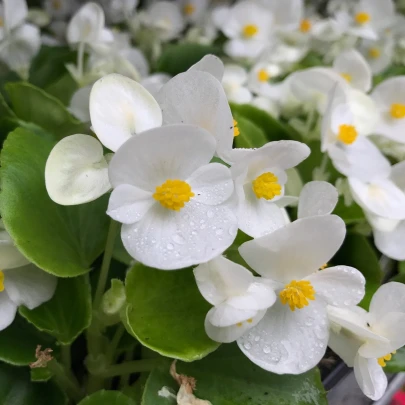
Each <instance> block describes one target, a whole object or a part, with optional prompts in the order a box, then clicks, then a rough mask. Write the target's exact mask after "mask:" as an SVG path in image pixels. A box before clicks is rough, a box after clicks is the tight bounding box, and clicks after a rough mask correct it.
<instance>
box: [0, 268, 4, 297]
mask: <svg viewBox="0 0 405 405" xmlns="http://www.w3.org/2000/svg"><path fill="white" fill-rule="evenodd" d="M2 291H4V273H3V272H2V271H1V270H0V292H2Z"/></svg>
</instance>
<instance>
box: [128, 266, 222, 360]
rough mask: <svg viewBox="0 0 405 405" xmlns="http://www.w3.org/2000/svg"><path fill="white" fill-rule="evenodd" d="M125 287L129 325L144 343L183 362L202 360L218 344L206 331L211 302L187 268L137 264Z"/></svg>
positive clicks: (164, 354) (129, 274) (131, 271)
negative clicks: (205, 297)
mask: <svg viewBox="0 0 405 405" xmlns="http://www.w3.org/2000/svg"><path fill="white" fill-rule="evenodd" d="M125 287H126V295H127V303H128V307H127V321H128V326H129V328H130V331H131V332H132V334H133V335H134V336H135V337H136V338H137V339H138V340H139V341H140V342H141V343H142V344H143V345H144V346H146V347H148V348H150V349H152V350H154V351H156V352H158V353H160V354H162V355H163V356H168V357H172V358H176V359H180V360H185V361H193V360H197V359H201V358H202V357H204V356H206V355H207V354H209V353H211V352H212V351H214V350H215V349H216V348H217V347H218V343H216V342H213V341H212V340H211V339H209V338H208V336H207V335H206V333H205V329H204V319H205V316H206V314H207V312H208V310H209V309H210V305H209V304H208V303H207V302H206V301H205V300H204V298H203V297H202V296H201V294H200V292H199V291H198V288H197V285H196V283H195V280H194V275H193V272H192V270H191V269H190V268H188V269H183V270H176V271H162V270H157V269H152V268H150V267H146V266H144V265H142V264H140V263H137V264H136V265H135V266H134V267H133V268H132V269H131V270H130V272H129V273H128V275H127V279H126V283H125Z"/></svg>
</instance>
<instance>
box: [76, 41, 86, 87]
mask: <svg viewBox="0 0 405 405" xmlns="http://www.w3.org/2000/svg"><path fill="white" fill-rule="evenodd" d="M84 48H85V43H84V42H79V46H78V49H77V71H78V73H79V79H80V81H82V79H83V74H84Z"/></svg>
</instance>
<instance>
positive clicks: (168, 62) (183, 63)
mask: <svg viewBox="0 0 405 405" xmlns="http://www.w3.org/2000/svg"><path fill="white" fill-rule="evenodd" d="M219 53H220V50H219V48H217V47H214V46H208V45H201V44H192V43H183V44H177V45H169V46H168V47H167V48H166V49H165V50H164V51H163V54H162V55H161V57H160V58H159V60H158V62H157V71H158V72H165V73H169V74H170V75H172V76H175V75H177V74H179V73H182V72H185V71H186V70H188V69H189V68H190V67H191V66H192V65H194V64H195V63H197V62H198V61H199V60H200V59H201V58H203V57H204V56H205V55H208V54H214V55H218V54H219Z"/></svg>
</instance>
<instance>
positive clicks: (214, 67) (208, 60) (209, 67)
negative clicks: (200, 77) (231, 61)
mask: <svg viewBox="0 0 405 405" xmlns="http://www.w3.org/2000/svg"><path fill="white" fill-rule="evenodd" d="M190 70H199V71H202V72H206V73H210V74H212V75H213V76H214V77H215V78H216V79H217V80H219V81H220V82H222V79H223V77H224V73H225V66H224V64H223V62H222V60H221V59H219V58H218V57H217V56H215V55H205V56H204V57H203V58H201V59H200V60H199V61H198V62H197V63H195V64H194V65H193V66H191V68H190V69H189V71H190Z"/></svg>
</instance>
